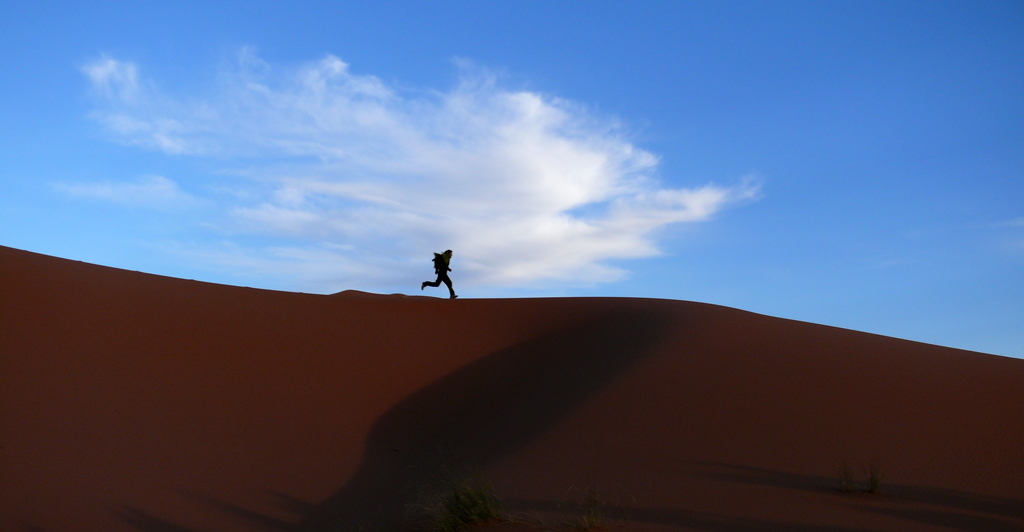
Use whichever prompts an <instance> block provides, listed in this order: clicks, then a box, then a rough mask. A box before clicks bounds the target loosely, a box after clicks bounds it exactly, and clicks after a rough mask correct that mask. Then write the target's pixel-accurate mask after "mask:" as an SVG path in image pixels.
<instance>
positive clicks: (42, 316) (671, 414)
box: [0, 248, 1024, 532]
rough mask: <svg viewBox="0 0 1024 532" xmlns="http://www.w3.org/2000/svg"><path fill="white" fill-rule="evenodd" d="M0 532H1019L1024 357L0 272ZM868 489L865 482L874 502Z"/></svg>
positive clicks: (525, 302) (693, 316)
mask: <svg viewBox="0 0 1024 532" xmlns="http://www.w3.org/2000/svg"><path fill="white" fill-rule="evenodd" d="M0 323H2V330H0V331H2V332H0V446H2V449H0V529H2V530H5V531H6V530H12V531H15V530H16V531H25V530H42V531H91V530H96V531H133V530H135V531H138V530H142V531H148V532H185V531H211V532H212V531H222V530H223V531H236V530H271V531H273V530H282V531H285V530H288V531H290V530H310V531H312V530H317V531H320V530H323V531H326V530H359V529H360V528H362V529H363V530H403V529H411V528H415V526H417V525H418V524H420V521H419V519H421V515H420V513H418V512H417V511H416V508H417V503H418V502H421V501H422V498H423V497H424V496H426V495H428V494H429V493H430V491H431V489H432V488H433V487H434V486H436V485H437V484H438V479H441V478H444V477H445V476H446V475H450V474H452V473H453V472H460V471H466V470H475V471H478V472H479V474H480V475H482V476H483V477H485V478H486V479H487V480H489V481H490V482H491V483H492V484H493V485H494V487H495V489H496V491H497V494H498V496H499V497H500V498H501V499H502V501H503V502H504V504H505V505H506V508H508V509H510V510H512V511H514V512H517V513H519V514H520V515H533V516H541V517H545V518H548V519H549V521H548V523H549V525H551V526H554V525H555V524H557V522H556V521H552V520H551V518H550V516H552V515H556V514H558V513H560V512H561V513H563V514H564V513H566V512H569V513H571V511H572V510H573V508H574V503H575V501H578V500H580V499H581V497H582V496H583V493H585V492H587V491H590V492H592V493H596V494H598V495H599V498H600V499H601V500H602V501H603V510H602V512H603V513H604V514H605V516H606V520H607V523H608V526H612V527H618V526H624V527H627V528H630V529H635V530H722V531H726V530H728V531H734V530H803V531H823V530H851V531H852V530H894V531H895V530H950V529H952V530H1016V529H1022V528H1024V452H1022V449H1024V361H1022V360H1017V359H1010V358H1004V357H997V356H992V355H985V354H980V353H972V352H966V351H958V350H954V349H948V348H942V347H937V346H932V345H926V344H920V343H914V342H909V341H904V340H897V339H893V338H887V337H882V336H877V335H871V334H866V333H861V332H855V331H849V330H844V329H837V328H832V327H825V326H820V325H814V324H809V323H802V322H796V321H790V320H784V319H779V318H772V317H767V316H762V315H757V314H752V313H748V312H744V311H740V310H736V309H730V308H725V307H719V306H714V305H708V304H701V303H692V302H684V301H670V300H650V299H621V298H589V299H579V298H575V299H574V298H562V299H558V298H554V299H504V300H474V299H459V300H454V301H449V300H445V299H435V298H427V297H419V296H417V297H408V296H400V295H391V296H378V295H374V294H366V293H362V292H354V291H347V292H342V293H340V294H335V295H329V296H323V295H310V294H298V293H288V292H275V291H267V290H256V289H250V288H241V287H232V286H223V285H215V284H208V283H201V282H195V281H187V280H181V279H172V278H166V277H160V276H154V275H148V274H143V273H137V272H129V271H123V270H117V269H112V268H106V267H100V266H94V265H89V264H84V263H80V262H74V261H68V260H63V259H57V258H53V257H47V256H42V255H37V254H33V253H28V252H24V251H18V250H14V249H10V248H0ZM844 462H846V463H847V464H848V466H849V467H850V469H851V471H852V472H853V474H854V475H855V481H856V483H857V488H856V489H858V490H859V489H861V487H862V486H864V485H865V481H866V473H865V472H864V471H865V470H866V469H867V468H869V467H874V468H876V469H877V470H878V471H879V472H880V473H881V478H882V484H881V493H879V494H875V495H868V494H864V493H854V494H842V493H839V491H838V489H837V488H838V486H839V480H840V476H841V475H840V469H841V466H842V464H843V463H844Z"/></svg>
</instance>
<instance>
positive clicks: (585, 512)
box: [576, 487, 604, 530]
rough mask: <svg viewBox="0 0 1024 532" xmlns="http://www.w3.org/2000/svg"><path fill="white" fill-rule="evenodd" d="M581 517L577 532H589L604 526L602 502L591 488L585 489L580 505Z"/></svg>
mask: <svg viewBox="0 0 1024 532" xmlns="http://www.w3.org/2000/svg"><path fill="white" fill-rule="evenodd" d="M580 510H581V514H582V515H581V516H580V520H579V523H578V524H577V525H576V528H577V529H579V530H590V529H592V528H599V527H601V526H603V525H604V501H602V500H601V498H600V497H598V495H597V490H596V489H594V488H593V487H591V488H587V492H586V494H585V495H584V496H583V502H582V503H581V504H580Z"/></svg>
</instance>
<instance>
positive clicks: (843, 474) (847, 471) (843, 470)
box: [839, 460, 882, 495]
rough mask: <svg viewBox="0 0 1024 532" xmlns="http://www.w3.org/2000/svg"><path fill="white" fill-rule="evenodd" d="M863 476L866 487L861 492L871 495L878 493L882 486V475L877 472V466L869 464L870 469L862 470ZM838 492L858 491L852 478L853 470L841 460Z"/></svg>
mask: <svg viewBox="0 0 1024 532" xmlns="http://www.w3.org/2000/svg"><path fill="white" fill-rule="evenodd" d="M864 475H865V476H866V477H867V479H868V483H867V487H865V488H864V489H863V490H861V491H862V492H863V493H870V494H872V495H874V494H876V493H878V490H879V488H880V487H881V485H882V475H881V473H880V472H879V469H878V466H877V465H875V464H871V466H870V467H868V468H867V469H865V470H864ZM839 491H840V492H841V493H855V492H857V491H858V489H857V481H856V479H854V477H853V468H851V467H850V464H848V463H846V460H843V465H842V467H840V468H839Z"/></svg>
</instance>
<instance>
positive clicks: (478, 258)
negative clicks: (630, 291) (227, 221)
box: [83, 48, 759, 289]
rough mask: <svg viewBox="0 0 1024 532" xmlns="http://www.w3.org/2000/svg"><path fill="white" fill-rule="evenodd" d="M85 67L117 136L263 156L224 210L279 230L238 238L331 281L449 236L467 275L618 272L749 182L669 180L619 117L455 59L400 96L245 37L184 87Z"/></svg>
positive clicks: (130, 70)
mask: <svg viewBox="0 0 1024 532" xmlns="http://www.w3.org/2000/svg"><path fill="white" fill-rule="evenodd" d="M83 70H84V71H85V72H86V73H87V74H88V76H89V78H90V80H91V82H92V83H93V85H94V87H95V88H96V90H97V91H99V92H101V93H102V94H104V95H105V96H106V98H105V99H104V100H102V103H101V105H100V106H99V107H98V108H97V109H96V110H95V111H94V112H93V113H92V114H91V115H90V116H92V117H93V118H94V119H96V120H97V121H99V122H100V123H102V124H103V125H104V126H105V127H106V128H107V129H108V131H109V132H110V133H111V134H113V135H114V136H115V137H116V138H117V139H119V140H121V141H123V142H126V143H129V144H133V145H139V146H143V147H146V148H149V149H154V150H160V151H163V152H166V153H169V154H186V155H193V156H204V157H211V158H214V159H219V160H223V161H227V163H226V164H246V165H248V166H249V167H251V168H252V167H254V168H262V170H255V171H250V174H251V175H252V179H251V180H250V181H247V182H246V183H248V184H247V185H246V184H242V185H239V186H240V187H243V188H244V187H245V186H249V187H250V188H251V189H253V190H252V191H249V192H248V193H240V194H237V195H236V196H237V197H239V198H241V197H249V198H257V199H254V200H251V201H249V202H241V203H238V204H235V205H233V206H231V207H225V208H226V209H227V210H229V211H230V214H231V215H232V216H233V217H234V219H235V220H236V221H237V222H238V224H239V227H245V228H246V230H247V231H251V232H253V233H256V234H265V235H273V236H275V237H278V238H285V239H287V241H288V242H291V244H290V246H285V247H281V246H277V247H275V248H274V251H273V253H268V249H269V248H268V249H263V250H249V251H246V250H235V251H234V252H233V253H234V254H236V255H237V254H239V253H251V254H252V255H253V256H254V257H255V256H259V257H261V258H260V261H264V262H259V264H264V266H261V267H265V261H267V260H270V261H273V260H280V261H284V262H283V263H287V264H289V265H291V266H289V267H295V265H296V264H304V265H305V266H302V267H301V268H299V267H295V268H296V269H295V270H294V271H295V272H296V275H311V273H310V272H313V271H317V272H320V273H319V274H317V275H319V276H321V277H323V278H324V280H325V281H324V282H325V283H326V282H328V278H330V282H336V283H340V284H337V285H335V286H334V287H333V288H339V289H340V288H344V287H348V286H351V285H352V283H359V282H360V279H359V278H356V277H354V275H355V272H362V274H366V272H365V271H364V269H362V268H354V267H353V266H352V264H366V265H369V266H370V268H369V269H373V267H376V268H388V269H387V270H382V271H386V272H389V273H386V274H375V275H376V277H379V278H380V279H385V278H386V279H390V280H391V281H389V282H405V279H407V278H412V277H416V278H418V277H421V276H422V275H423V272H424V271H426V273H429V270H430V269H429V265H428V266H423V265H422V264H421V263H423V262H424V259H423V257H424V256H426V257H427V258H429V254H430V252H431V251H439V250H441V249H445V248H451V249H454V250H455V251H456V258H457V259H456V260H457V264H458V265H459V267H460V272H459V273H460V279H459V280H460V282H461V283H463V284H465V283H476V284H488V285H506V286H507V285H523V284H527V283H532V282H536V281H544V280H561V281H564V282H594V281H613V280H616V279H620V278H622V276H623V275H624V272H623V271H622V270H620V269H618V268H614V267H611V266H608V265H606V264H604V263H605V261H607V260H609V259H622V258H641V257H649V256H653V255H656V254H658V253H659V250H658V246H657V243H656V242H655V240H654V236H653V232H654V231H655V230H657V229H659V228H663V227H665V226H667V225H669V224H675V223H693V222H700V221H705V220H708V219H711V218H712V217H713V216H714V215H716V214H717V213H719V212H721V211H722V210H723V209H724V208H726V207H728V206H729V205H732V204H736V203H738V202H742V201H744V200H750V199H752V198H755V197H756V196H757V194H758V190H759V185H758V183H757V182H756V180H744V181H743V182H742V183H741V184H738V185H735V186H721V185H714V184H708V185H704V186H701V187H698V188H664V187H662V185H661V184H660V182H659V181H658V179H657V178H656V176H655V171H656V167H657V164H658V157H657V156H655V155H654V154H652V153H650V152H647V151H645V150H643V149H640V148H638V147H636V146H634V145H633V144H632V143H631V142H630V141H629V139H628V138H627V136H626V135H625V134H624V133H623V131H622V129H621V128H620V127H619V125H618V124H617V123H616V122H615V121H614V120H611V119H607V118H602V117H599V116H594V115H593V114H592V113H590V112H588V110H587V109H586V108H584V107H583V106H581V105H579V104H576V103H573V102H570V101H567V100H564V99H560V98H555V97H550V96H546V95H541V94H537V93H533V92H526V91H514V90H509V89H505V88H503V87H501V86H500V84H499V82H498V80H497V79H496V78H495V76H493V75H491V74H490V73H488V72H486V71H482V70H480V69H475V68H472V67H467V66H464V65H463V66H462V78H461V82H460V83H459V84H458V85H457V86H456V87H454V88H453V89H451V90H449V91H446V92H438V91H421V92H419V93H417V94H418V95H417V96H415V97H410V96H408V95H406V94H403V93H402V92H401V91H398V90H396V89H394V88H391V87H389V86H387V85H386V84H385V83H383V82H382V81H381V80H379V79H377V78H376V77H374V76H369V75H359V74H354V73H352V72H351V71H350V69H349V66H348V65H347V64H346V63H344V62H343V61H341V60H340V59H339V58H337V57H334V56H327V57H325V58H323V59H322V60H320V61H317V62H314V63H309V64H304V65H301V66H298V67H291V68H288V67H284V68H282V67H276V66H273V65H269V64H267V63H266V62H264V61H262V60H260V59H259V58H258V57H256V56H255V54H254V53H253V51H252V50H251V49H249V48H246V49H243V50H242V52H241V53H240V58H239V63H238V67H237V68H235V69H232V70H231V71H228V72H223V73H221V75H220V76H218V81H217V83H215V84H213V88H212V89H211V90H210V91H209V92H208V93H207V94H204V95H195V96H194V97H192V98H189V99H188V100H187V101H186V100H175V99H171V98H168V97H166V96H165V95H163V94H157V93H155V92H154V91H148V92H147V91H144V90H142V89H141V88H140V87H143V86H144V85H143V84H142V83H140V82H139V81H138V80H137V74H136V71H137V69H136V67H135V66H134V65H133V64H130V63H120V62H118V61H116V60H113V59H110V58H103V59H101V60H100V61H98V62H96V63H94V64H93V65H91V66H90V67H86V68H85V69H83ZM128 87H130V90H128ZM266 183H270V186H271V188H272V190H271V191H269V192H265V193H264V192H260V187H261V186H265V185H264V184H266ZM278 242H280V241H278ZM338 246H342V247H343V248H339V247H338ZM286 249H290V250H291V251H286ZM338 249H344V250H345V251H343V252H339V251H338ZM275 257H276V258H275ZM282 257H286V259H285V258H282ZM254 264H255V263H254ZM310 264H314V265H316V266H315V267H314V266H310ZM330 272H337V273H338V275H331V274H330ZM345 272H349V273H345ZM381 275H383V277H381ZM380 279H375V280H374V283H378V282H380V283H385V281H383V280H380ZM346 283H347V284H346ZM385 284H386V283H385ZM378 286H379V284H378ZM325 288H327V289H331V288H329V287H325Z"/></svg>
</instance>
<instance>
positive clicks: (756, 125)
mask: <svg viewBox="0 0 1024 532" xmlns="http://www.w3.org/2000/svg"><path fill="white" fill-rule="evenodd" d="M207 4H208V3H206V2H201V3H189V2H166V3H163V2H153V3H145V4H143V3H137V2H125V3H81V4H78V5H70V6H69V5H67V4H66V3H48V2H15V3H11V2H8V3H5V4H4V5H3V6H2V7H0V30H2V31H0V58H2V63H0V64H2V65H3V67H2V68H3V78H2V82H0V91H2V93H0V124H2V126H0V161H2V162H0V245H5V246H10V247H15V248H20V249H27V250H30V251H35V252H39V253H46V254H50V255H56V256H60V257H66V258H71V259H76V260H83V261H87V262H93V263H98V264H103V265H109V266H115V267H119V268H127V269H132V270H141V271H145V272H150V273H157V274H162V275H171V276H176V277H184V278H194V279H199V280H204V281H211V282H219V283H228V284H234V285H244V286H256V287H263V288H273V289H281V290H292V291H306V292H318V293H332V292H337V291H340V290H344V289H349V288H353V289H361V290H367V291H376V292H385V293H392V292H401V293H408V294H420V293H421V292H420V291H419V290H418V286H419V282H420V281H422V280H425V279H428V278H429V277H430V276H431V273H432V270H431V266H430V257H431V253H432V252H434V251H442V250H444V249H446V248H452V249H453V250H454V251H455V257H454V258H453V263H452V268H453V270H454V271H453V272H452V277H453V280H454V282H455V287H456V291H457V292H459V293H460V295H462V296H463V297H525V296H636V297H658V298H670V299H685V300H695V301H703V302H708V303H715V304H721V305H727V306H732V307H737V308H741V309H745V310H750V311H754V312H759V313H764V314H769V315H774V316H780V317H785V318H792V319H798V320H804V321H811V322H816V323H823V324H828V325H835V326H839V327H845V328H851V329H857V330H863V331H867V332H873V333H878V334H885V335H890V336H896V337H900V338H907V339H911V340H917V341H923V342H929V343H936V344H941V345H948V346H952V347H959V348H964V349H972V350H978V351H983V352H989V353H995V354H1001V355H1007V356H1016V357H1024V30H1022V29H1021V28H1024V4H1022V3H1020V2H899V3H896V2H877V3H875V2H842V3H840V2H702V3H696V2H645V3H639V4H640V5H638V3H635V2H614V3H613V2H566V3H562V4H559V5H556V6H552V5H550V4H549V3H547V2H514V3H513V2H510V3H506V4H503V5H496V4H497V3H488V2H464V3H458V2H446V3H443V4H440V5H438V4H429V3H422V2H406V3H384V2H322V3H321V2H293V3H288V4H285V3H269V2H268V3H262V2H251V1H247V2H239V3H231V2H222V3H218V4H217V5H216V6H211V5H207ZM442 292H443V290H435V292H434V293H433V295H438V296H443V295H444V294H443V293H442Z"/></svg>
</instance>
